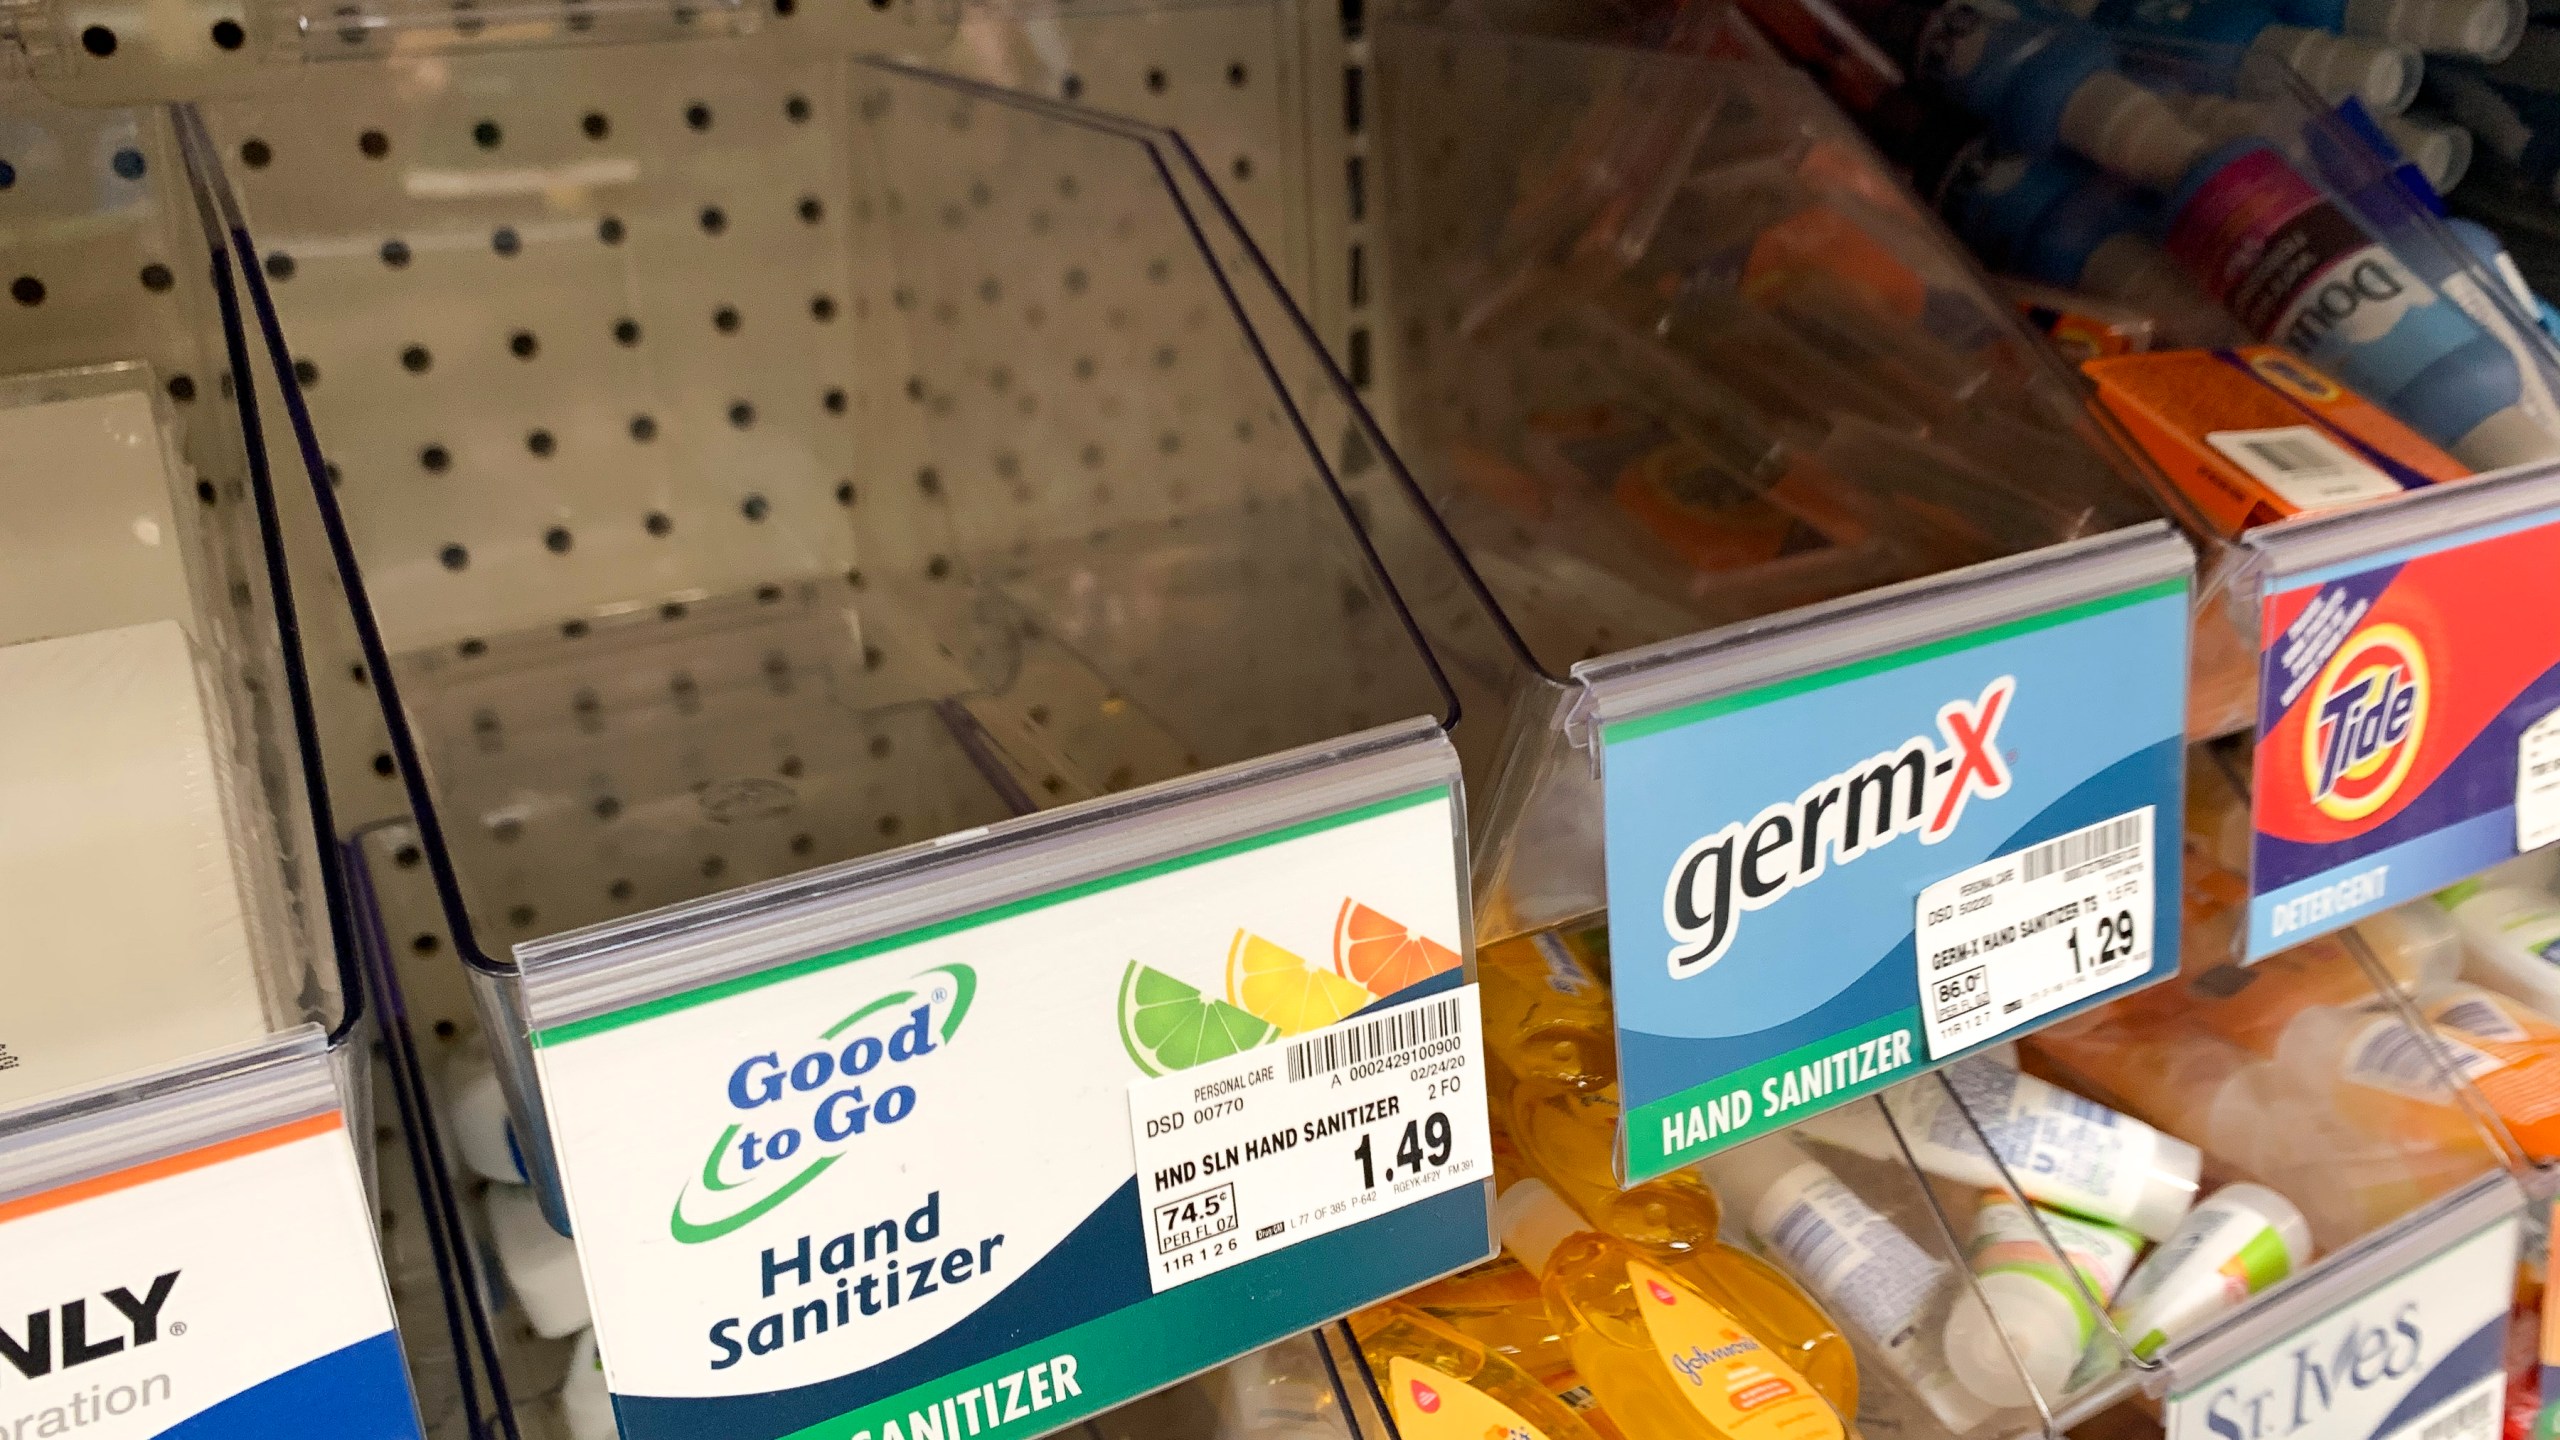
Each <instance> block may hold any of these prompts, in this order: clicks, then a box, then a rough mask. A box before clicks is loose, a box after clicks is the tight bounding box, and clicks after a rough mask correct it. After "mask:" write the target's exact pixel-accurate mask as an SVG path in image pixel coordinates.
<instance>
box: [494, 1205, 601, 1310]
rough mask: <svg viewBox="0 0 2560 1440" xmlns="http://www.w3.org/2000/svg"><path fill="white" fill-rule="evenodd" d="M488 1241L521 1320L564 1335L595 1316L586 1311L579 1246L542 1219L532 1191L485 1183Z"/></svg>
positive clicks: (540, 1207)
mask: <svg viewBox="0 0 2560 1440" xmlns="http://www.w3.org/2000/svg"><path fill="white" fill-rule="evenodd" d="M487 1203H488V1207H489V1241H490V1244H491V1245H492V1246H493V1247H495V1248H496V1250H497V1252H498V1271H499V1273H500V1274H502V1275H504V1276H505V1277H506V1280H507V1289H509V1290H510V1291H512V1292H514V1294H515V1297H516V1300H517V1303H519V1304H521V1305H523V1306H524V1318H525V1320H526V1321H527V1322H528V1323H530V1324H531V1325H532V1326H533V1330H534V1333H535V1334H537V1335H540V1336H541V1337H542V1338H544V1339H546V1340H561V1339H566V1338H567V1337H569V1336H571V1335H575V1334H577V1333H578V1332H579V1331H581V1330H584V1329H586V1328H587V1326H589V1325H590V1324H592V1323H594V1319H593V1317H592V1316H591V1315H589V1314H588V1312H587V1282H586V1277H585V1275H584V1274H583V1273H581V1272H580V1271H579V1269H578V1247H577V1246H575V1245H573V1244H571V1243H569V1240H568V1237H566V1236H564V1235H562V1234H561V1233H560V1232H559V1231H557V1230H554V1229H552V1228H551V1222H550V1221H548V1220H545V1219H543V1218H542V1205H541V1202H539V1201H537V1200H535V1199H534V1198H533V1192H532V1191H530V1190H521V1189H518V1188H516V1187H514V1186H512V1185H492V1186H490V1187H489V1196H488V1202H487Z"/></svg>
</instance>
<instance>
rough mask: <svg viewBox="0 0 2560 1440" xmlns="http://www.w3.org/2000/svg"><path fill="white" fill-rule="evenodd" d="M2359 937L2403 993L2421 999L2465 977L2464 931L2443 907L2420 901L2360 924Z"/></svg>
mask: <svg viewBox="0 0 2560 1440" xmlns="http://www.w3.org/2000/svg"><path fill="white" fill-rule="evenodd" d="M2355 931H2356V934H2357V935H2358V936H2360V937H2362V938H2363V940H2364V943H2365V944H2367V945H2370V946H2372V947H2373V953H2374V956H2375V958H2376V959H2379V960H2380V961H2381V962H2382V967H2383V968H2384V969H2386V970H2388V971H2390V972H2391V978H2392V979H2393V980H2394V981H2396V982H2398V984H2399V986H2400V988H2401V989H2403V990H2405V991H2406V992H2408V993H2409V994H2412V995H2422V994H2425V993H2426V992H2427V991H2430V990H2433V989H2435V988H2436V987H2437V986H2439V985H2442V984H2444V983H2446V982H2447V981H2450V980H2452V979H2453V978H2454V977H2456V976H2458V975H2460V974H2461V973H2462V931H2461V930H2460V928H2458V927H2457V926H2455V924H2454V923H2453V917H2452V916H2450V915H2447V914H2446V913H2444V907H2443V906H2441V905H2434V904H2430V903H2428V902H2427V901H2424V900H2420V901H2417V902H2415V903H2414V904H2409V905H2402V906H2399V907H2398V908H2396V909H2391V910H2385V911H2383V912H2382V913H2381V914H2379V915H2375V916H2371V917H2369V918H2367V919H2363V920H2359V921H2357V922H2356V926H2355Z"/></svg>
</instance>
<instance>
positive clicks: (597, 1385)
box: [560, 1330, 622, 1440]
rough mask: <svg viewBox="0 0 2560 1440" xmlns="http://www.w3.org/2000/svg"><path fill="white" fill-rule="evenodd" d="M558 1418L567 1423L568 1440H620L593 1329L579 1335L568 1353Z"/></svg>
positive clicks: (618, 1428)
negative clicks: (567, 1365) (597, 1353)
mask: <svg viewBox="0 0 2560 1440" xmlns="http://www.w3.org/2000/svg"><path fill="white" fill-rule="evenodd" d="M560 1416H561V1418H562V1419H564V1420H566V1421H568V1422H569V1440H621V1436H622V1428H621V1427H620V1426H619V1425H618V1424H616V1423H615V1421H614V1418H613V1392H612V1391H611V1390H609V1389H607V1388H605V1383H604V1361H602V1360H601V1359H598V1358H597V1356H596V1332H594V1331H593V1330H589V1331H586V1332H584V1333H582V1334H580V1335H579V1336H578V1343H577V1344H576V1345H575V1346H573V1347H572V1348H571V1349H570V1351H569V1369H568V1372H567V1373H566V1374H564V1375H562V1376H561V1377H560Z"/></svg>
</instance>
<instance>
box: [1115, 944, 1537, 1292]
mask: <svg viewBox="0 0 2560 1440" xmlns="http://www.w3.org/2000/svg"><path fill="white" fill-rule="evenodd" d="M1476 994H1477V991H1476V987H1475V986H1473V985H1469V986H1466V987H1464V988H1462V989H1459V990H1455V991H1452V992H1450V993H1449V994H1446V995H1439V996H1433V997H1430V998H1428V999H1422V1000H1415V1001H1411V1002H1409V1003H1407V1004H1403V1005H1399V1006H1396V1007H1395V1008H1393V1009H1391V1010H1386V1011H1382V1012H1380V1013H1378V1014H1374V1015H1362V1016H1356V1017H1354V1018H1352V1019H1349V1020H1344V1021H1341V1022H1339V1023H1337V1024H1334V1025H1329V1026H1326V1027H1325V1028H1324V1029H1321V1030H1317V1031H1314V1032H1312V1033H1310V1034H1307V1035H1304V1036H1301V1037H1300V1038H1298V1039H1296V1040H1292V1041H1287V1042H1284V1043H1283V1044H1282V1045H1277V1046H1260V1047H1257V1048H1255V1049H1252V1050H1247V1051H1244V1052H1242V1053H1240V1054H1236V1055H1230V1056H1228V1057H1226V1058H1224V1059H1222V1060H1214V1061H1211V1062H1210V1063H1208V1064H1206V1065H1200V1066H1195V1067H1194V1068H1192V1069H1189V1070H1184V1071H1181V1072H1180V1073H1178V1074H1173V1075H1166V1076H1163V1077H1160V1078H1158V1079H1153V1080H1140V1081H1135V1082H1133V1083H1132V1084H1131V1085H1130V1086H1129V1126H1130V1143H1131V1145H1132V1146H1133V1147H1134V1149H1135V1151H1136V1160H1137V1171H1138V1203H1139V1206H1140V1208H1141V1211H1142V1212H1143V1215H1144V1217H1145V1221H1146V1233H1147V1265H1148V1278H1149V1280H1150V1282H1151V1283H1152V1284H1153V1285H1154V1287H1155V1289H1156V1290H1158V1291H1160V1292H1161V1291H1164V1290H1169V1289H1171V1288H1173V1287H1174V1286H1176V1285H1181V1284H1184V1283H1187V1282H1189V1281H1192V1280H1197V1279H1199V1278H1200V1277H1202V1276H1204V1275H1214V1274H1216V1273H1217V1272H1219V1271H1221V1270H1224V1269H1226V1268H1227V1267H1229V1266H1231V1265H1240V1264H1243V1263H1244V1262H1245V1261H1247V1260H1250V1259H1252V1258H1254V1257H1255V1256H1257V1255H1263V1254H1267V1253H1269V1252H1271V1251H1273V1250H1278V1249H1282V1248H1285V1247H1287V1246H1290V1245H1294V1244H1296V1243H1297V1242H1298V1241H1301V1240H1306V1239H1311V1238H1313V1237H1315V1236H1318V1235H1322V1234H1325V1233H1327V1232H1329V1231H1333V1230H1339V1229H1341V1228H1343V1227H1344V1226H1346V1225H1354V1224H1357V1223H1359V1222H1360V1221H1363V1220H1366V1219H1369V1218H1370V1217H1372V1216H1375V1215H1383V1214H1385V1213H1387V1212H1388V1211H1390V1210H1395V1209H1398V1208H1401V1207H1403V1206H1406V1205H1410V1204H1412V1203H1414V1202H1415V1201H1417V1200H1421V1199H1424V1198H1426V1197H1428V1196H1432V1195H1437V1194H1440V1193H1442V1192H1444V1191H1447V1190H1452V1189H1455V1188H1457V1187H1458V1186H1461V1185H1474V1184H1481V1183H1483V1182H1484V1181H1485V1180H1487V1179H1490V1178H1491V1177H1492V1175H1493V1137H1492V1131H1491V1128H1490V1124H1489V1122H1488V1121H1487V1119H1486V1106H1485V1091H1484V1034H1483V1021H1482V1019H1481V1018H1480V1017H1479V1015H1478V1013H1477V1000H1476Z"/></svg>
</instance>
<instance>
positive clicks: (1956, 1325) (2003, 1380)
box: [1947, 1270, 2080, 1409]
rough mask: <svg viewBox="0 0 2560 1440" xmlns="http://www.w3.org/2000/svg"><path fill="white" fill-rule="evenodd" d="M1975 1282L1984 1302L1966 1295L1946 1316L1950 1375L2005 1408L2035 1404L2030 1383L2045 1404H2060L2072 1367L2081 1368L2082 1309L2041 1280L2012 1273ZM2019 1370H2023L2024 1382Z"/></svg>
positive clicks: (2002, 1273) (1997, 1274) (1965, 1386)
mask: <svg viewBox="0 0 2560 1440" xmlns="http://www.w3.org/2000/svg"><path fill="white" fill-rule="evenodd" d="M1975 1283H1976V1284H1978V1285H1980V1286H1981V1287H1982V1298H1981V1299H1980V1300H1976V1299H1975V1298H1974V1297H1973V1296H1971V1295H1966V1296H1965V1297H1964V1298H1963V1299H1962V1300H1959V1301H1957V1302H1956V1306H1955V1308H1954V1309H1953V1310H1951V1311H1949V1312H1948V1313H1947V1368H1948V1369H1949V1370H1952V1371H1954V1372H1955V1377H1956V1378H1957V1379H1958V1380H1961V1381H1963V1382H1964V1388H1966V1389H1967V1390H1970V1391H1972V1392H1973V1393H1974V1394H1975V1395H1976V1396H1978V1397H1980V1398H1981V1399H1982V1400H1983V1401H1984V1402H1985V1403H1987V1404H1991V1405H1997V1406H1999V1407H2001V1408H2003V1409H2006V1408H2008V1407H2011V1406H2021V1405H2028V1404H2032V1403H2034V1401H2033V1397H2032V1396H2030V1395H2029V1394H2028V1393H2027V1384H2028V1383H2032V1384H2033V1385H2034V1386H2035V1391H2036V1394H2039V1395H2042V1396H2043V1397H2044V1398H2045V1399H2046V1401H2048V1402H2056V1401H2059V1400H2061V1398H2062V1395H2063V1391H2064V1390H2065V1389H2066V1388H2067V1387H2068V1386H2069V1385H2070V1383H2071V1367H2072V1366H2074V1365H2076V1364H2078V1363H2079V1361H2080V1307H2079V1306H2077V1305H2075V1304H2073V1303H2072V1302H2071V1300H2070V1297H2068V1296H2066V1295H2064V1294H2063V1293H2062V1292H2061V1291H2059V1290H2056V1289H2055V1288H2053V1286H2052V1285H2049V1284H2047V1283H2046V1282H2045V1281H2043V1280H2041V1279H2038V1278H2037V1277H2036V1276H2033V1275H2028V1274H2023V1273H2021V1272H2019V1271H2015V1270H2004V1271H2000V1272H1998V1273H1996V1274H1991V1275H1985V1276H1983V1277H1982V1278H1981V1279H1980V1280H1978V1281H1976V1282H1975ZM2061 1283H2063V1284H2065V1285H2068V1284H2070V1283H2071V1282H2070V1280H2069V1279H2068V1278H2063V1279H2062V1281H2061ZM1986 1305H1988V1307H1989V1308H1988V1309H1985V1308H1984V1307H1985V1306H1986ZM1995 1316H1996V1317H1997V1318H1996V1319H1995V1318H1994V1317H1995ZM2004 1331H2005V1332H2006V1334H2007V1338H2006V1340H2005V1342H2004V1340H2003V1338H2002V1333H2003V1332H2004ZM2012 1347H2015V1349H2016V1351H2017V1358H2016V1360H2015V1361H2012V1360H2011V1359H2010V1350H2011V1348H2012ZM2020 1366H2024V1367H2025V1369H2026V1380H2025V1381H2023V1382H2022V1381H2021V1380H2020V1379H2019V1377H2018V1370H2019V1367H2020Z"/></svg>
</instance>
